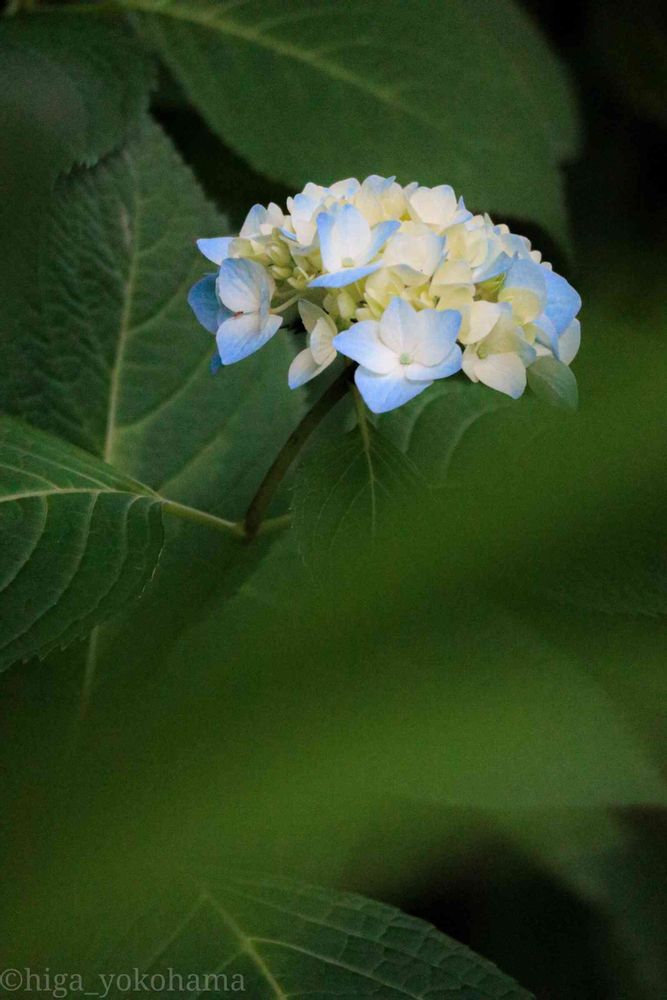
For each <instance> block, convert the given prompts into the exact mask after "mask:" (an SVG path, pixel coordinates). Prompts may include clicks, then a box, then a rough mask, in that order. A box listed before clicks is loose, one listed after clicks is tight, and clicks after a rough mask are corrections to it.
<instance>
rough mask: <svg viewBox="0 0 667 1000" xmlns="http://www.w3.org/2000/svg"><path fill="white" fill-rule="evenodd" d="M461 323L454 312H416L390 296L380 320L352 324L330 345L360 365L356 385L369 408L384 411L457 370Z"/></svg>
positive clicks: (459, 360) (375, 411)
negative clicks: (458, 338) (457, 342)
mask: <svg viewBox="0 0 667 1000" xmlns="http://www.w3.org/2000/svg"><path fill="white" fill-rule="evenodd" d="M460 322H461V317H460V315H459V314H458V313H457V312H454V311H453V310H448V309H446V310H443V311H441V312H438V311H436V310H435V309H422V310H421V311H419V312H417V311H415V310H414V309H412V307H411V306H409V305H408V304H407V302H404V301H403V300H402V299H400V298H395V299H393V300H392V302H391V304H390V305H389V307H388V308H387V309H386V311H385V312H384V314H383V316H382V318H381V319H380V321H379V322H375V321H374V320H366V321H364V322H362V323H357V324H355V325H354V326H351V327H350V329H349V330H344V331H343V332H342V333H339V334H338V336H337V337H335V338H334V341H333V344H334V347H336V348H337V349H338V350H339V351H340V352H341V353H342V354H345V355H346V356H347V357H348V358H352V360H353V361H357V362H359V366H360V367H359V368H357V370H356V372H355V382H356V384H357V387H358V389H359V392H360V393H361V395H362V396H363V398H364V401H365V402H366V405H367V406H368V407H369V409H371V410H372V411H373V412H374V413H385V412H386V411H387V410H393V409H395V408H396V407H397V406H401V405H402V404H403V403H407V402H408V400H410V399H412V398H413V397H414V396H417V395H418V394H419V393H420V392H423V391H424V389H427V388H428V386H430V385H431V384H432V383H433V381H434V380H435V379H439V378H446V377H447V376H448V375H453V374H454V373H455V372H457V371H458V370H459V369H460V367H461V349H460V347H459V346H458V345H457V344H456V335H457V333H458V329H459V324H460Z"/></svg>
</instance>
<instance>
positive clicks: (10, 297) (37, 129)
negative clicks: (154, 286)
mask: <svg viewBox="0 0 667 1000" xmlns="http://www.w3.org/2000/svg"><path fill="white" fill-rule="evenodd" d="M151 78H152V74H151V68H150V65H149V62H148V60H147V57H146V54H145V52H144V51H143V50H142V49H141V47H140V46H139V45H138V44H137V43H136V41H135V40H134V39H133V38H132V36H131V34H130V33H129V32H128V31H127V30H124V28H123V25H122V24H120V23H118V21H117V19H116V20H114V19H109V18H105V17H99V18H97V17H95V18H86V19H81V18H77V17H72V16H71V15H70V14H69V12H67V11H53V10H43V11H40V12H39V15H38V16H37V15H36V16H34V17H25V18H24V17H20V18H12V19H6V20H3V21H2V22H0V134H2V137H3V140H2V157H0V190H1V191H2V198H1V199H0V259H1V260H2V267H0V343H2V344H3V350H4V344H5V343H6V342H9V343H11V342H12V341H13V340H14V339H15V338H16V336H17V330H19V329H20V326H21V323H22V322H23V318H24V314H25V310H26V308H27V307H28V305H29V304H30V303H31V292H32V287H33V282H34V267H35V261H34V253H35V248H36V247H37V246H38V245H39V242H40V240H41V238H42V233H43V226H44V224H45V221H46V216H47V215H48V209H49V196H50V192H51V189H52V187H53V184H54V183H55V180H56V178H57V177H58V175H59V174H61V173H64V172H66V171H68V170H69V169H70V168H71V167H72V166H74V165H75V164H86V165H91V164H93V163H95V162H96V161H97V160H98V159H99V158H100V157H103V156H105V155H107V154H108V153H110V152H111V151H112V150H114V149H116V148H118V147H119V146H120V145H122V143H123V142H124V141H125V139H126V138H127V136H128V135H129V133H130V132H131V130H132V129H133V128H134V127H135V126H136V123H137V121H138V120H139V118H140V117H141V115H142V114H143V113H144V112H145V110H146V107H147V105H148V88H149V85H150V82H151Z"/></svg>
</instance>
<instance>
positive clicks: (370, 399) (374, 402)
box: [354, 366, 431, 413]
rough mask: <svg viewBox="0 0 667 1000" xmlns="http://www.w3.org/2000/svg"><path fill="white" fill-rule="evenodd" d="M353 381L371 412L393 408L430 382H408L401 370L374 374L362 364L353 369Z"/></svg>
mask: <svg viewBox="0 0 667 1000" xmlns="http://www.w3.org/2000/svg"><path fill="white" fill-rule="evenodd" d="M354 381H355V383H356V386H357V389H358V390H359V392H360V393H361V395H362V397H363V400H364V402H365V404H366V406H367V407H368V409H369V410H372V412H373V413H387V412H388V411H389V410H395V409H396V407H398V406H402V405H403V404H404V403H407V402H409V401H410V400H411V399H414V397H415V396H418V395H419V393H420V392H423V391H424V389H428V387H429V386H430V385H431V382H409V381H408V379H407V378H405V377H404V375H403V374H402V372H401V371H395V372H392V373H391V374H390V375H376V374H375V373H374V372H371V371H369V370H368V368H364V367H363V366H361V367H359V368H357V370H356V371H355V373H354Z"/></svg>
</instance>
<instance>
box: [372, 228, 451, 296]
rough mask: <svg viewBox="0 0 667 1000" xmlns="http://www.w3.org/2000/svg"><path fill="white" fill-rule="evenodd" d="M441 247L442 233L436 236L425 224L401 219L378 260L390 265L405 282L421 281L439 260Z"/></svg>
mask: <svg viewBox="0 0 667 1000" xmlns="http://www.w3.org/2000/svg"><path fill="white" fill-rule="evenodd" d="M444 246H445V238H444V236H438V235H437V234H436V233H434V232H433V230H432V229H429V227H428V226H425V225H423V224H422V223H419V222H405V223H403V225H402V226H401V228H400V229H399V230H398V232H396V233H394V235H393V236H392V237H391V238H390V239H389V240H388V242H387V245H386V247H385V248H384V253H383V254H382V262H383V264H384V265H385V266H386V267H393V268H394V269H395V270H396V272H397V273H398V274H399V275H400V276H401V278H402V279H403V281H404V282H405V284H406V285H417V284H421V283H422V282H423V281H424V280H425V279H426V278H430V277H431V275H432V274H433V272H434V271H435V269H436V268H437V266H438V264H439V263H440V261H441V260H442V255H443V251H444Z"/></svg>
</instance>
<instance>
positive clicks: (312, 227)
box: [282, 177, 361, 255]
mask: <svg viewBox="0 0 667 1000" xmlns="http://www.w3.org/2000/svg"><path fill="white" fill-rule="evenodd" d="M360 190H361V185H360V184H359V181H358V180H357V179H356V177H348V178H346V179H345V180H343V181H336V183H335V184H332V185H331V187H328V188H327V187H322V185H321V184H312V183H311V182H309V183H308V184H306V186H305V188H304V189H303V191H301V193H300V194H297V195H295V196H294V198H288V199H287V211H288V213H289V216H288V219H287V220H286V223H291V227H292V228H291V229H290V228H289V226H288V225H286V226H285V227H284V228H283V230H282V231H283V234H284V235H285V236H286V237H287V238H288V239H289V240H292V241H294V242H295V243H296V245H297V247H298V252H299V253H300V254H303V255H305V254H308V253H310V252H311V251H312V249H313V248H314V244H315V237H316V235H317V216H318V215H319V214H320V212H322V211H326V210H327V209H329V208H332V207H334V206H335V205H337V204H339V205H343V204H344V203H346V202H349V201H350V200H352V199H353V198H354V197H355V196H356V195H357V194H358V193H359V191H360Z"/></svg>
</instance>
